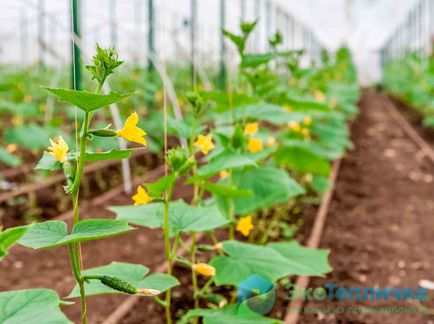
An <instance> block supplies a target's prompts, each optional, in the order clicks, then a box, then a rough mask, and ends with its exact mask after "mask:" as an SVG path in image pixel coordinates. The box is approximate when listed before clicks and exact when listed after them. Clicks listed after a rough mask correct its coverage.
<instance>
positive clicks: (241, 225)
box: [237, 215, 254, 237]
mask: <svg viewBox="0 0 434 324" xmlns="http://www.w3.org/2000/svg"><path fill="white" fill-rule="evenodd" d="M253 228H254V226H253V223H252V215H247V216H246V217H242V218H241V219H240V220H239V221H238V224H237V231H238V232H240V233H241V234H243V235H244V236H246V237H247V236H249V234H250V232H251V230H252V229H253Z"/></svg>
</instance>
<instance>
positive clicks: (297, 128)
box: [288, 121, 301, 133]
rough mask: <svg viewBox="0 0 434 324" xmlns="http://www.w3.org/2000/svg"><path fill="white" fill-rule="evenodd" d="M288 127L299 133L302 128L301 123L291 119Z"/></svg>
mask: <svg viewBox="0 0 434 324" xmlns="http://www.w3.org/2000/svg"><path fill="white" fill-rule="evenodd" d="M288 127H289V129H291V130H292V131H294V132H296V133H298V132H299V131H300V130H301V126H300V124H299V123H297V122H296V121H289V122H288Z"/></svg>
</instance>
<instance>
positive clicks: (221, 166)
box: [196, 152, 257, 176]
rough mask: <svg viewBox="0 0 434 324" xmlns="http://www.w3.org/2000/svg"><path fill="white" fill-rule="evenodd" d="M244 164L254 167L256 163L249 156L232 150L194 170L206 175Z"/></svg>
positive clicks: (198, 173)
mask: <svg viewBox="0 0 434 324" xmlns="http://www.w3.org/2000/svg"><path fill="white" fill-rule="evenodd" d="M245 166H253V167H256V166H257V165H256V163H255V162H254V161H252V159H251V158H249V157H247V156H245V155H240V154H236V153H232V152H224V153H223V154H220V155H219V156H216V157H215V158H214V159H212V160H211V161H210V162H209V163H208V164H206V165H205V166H203V167H201V168H199V169H198V170H197V172H196V174H197V175H199V176H207V175H212V174H214V173H217V172H219V171H222V170H228V169H234V168H242V167H245Z"/></svg>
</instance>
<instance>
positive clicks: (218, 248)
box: [214, 242, 223, 252]
mask: <svg viewBox="0 0 434 324" xmlns="http://www.w3.org/2000/svg"><path fill="white" fill-rule="evenodd" d="M214 250H216V251H219V252H220V251H223V243H222V242H218V243H216V244H214Z"/></svg>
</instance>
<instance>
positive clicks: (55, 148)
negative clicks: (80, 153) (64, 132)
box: [48, 136, 69, 163]
mask: <svg viewBox="0 0 434 324" xmlns="http://www.w3.org/2000/svg"><path fill="white" fill-rule="evenodd" d="M50 143H51V146H50V147H49V148H48V150H49V151H50V154H51V155H52V156H54V157H55V159H56V160H57V161H59V162H60V163H63V162H65V161H66V156H67V154H68V150H69V147H68V144H67V143H66V142H65V141H64V139H63V137H62V136H59V138H58V140H57V143H56V142H54V141H53V140H52V139H51V138H50Z"/></svg>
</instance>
